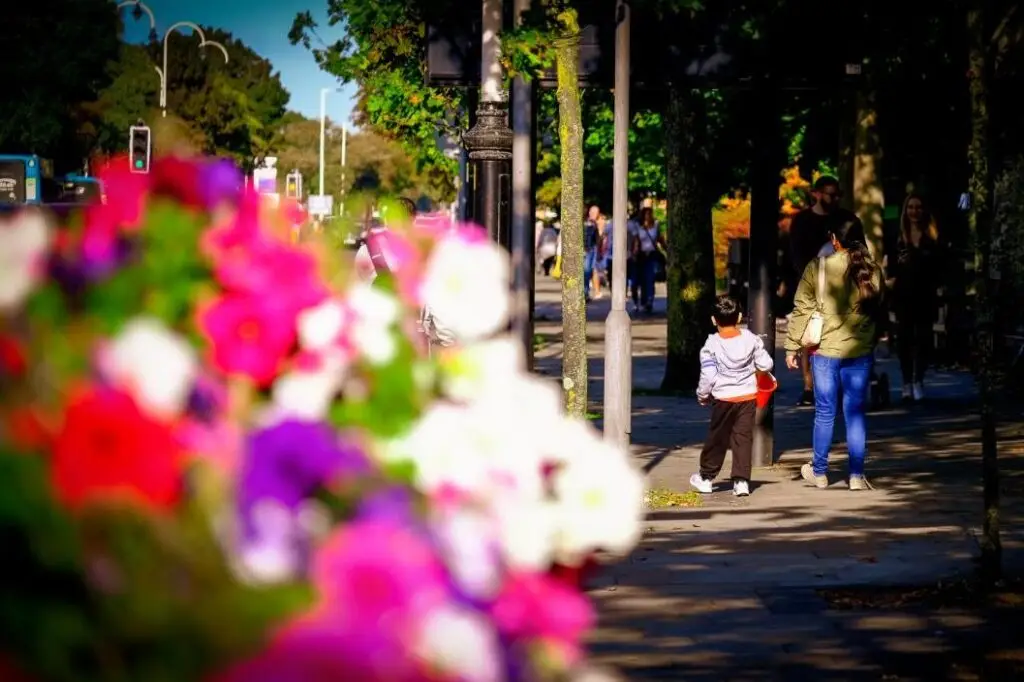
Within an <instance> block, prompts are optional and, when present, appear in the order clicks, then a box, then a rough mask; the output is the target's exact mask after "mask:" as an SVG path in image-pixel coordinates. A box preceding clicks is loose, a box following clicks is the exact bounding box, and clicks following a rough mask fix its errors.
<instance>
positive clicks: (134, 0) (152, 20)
mask: <svg viewBox="0 0 1024 682" xmlns="http://www.w3.org/2000/svg"><path fill="white" fill-rule="evenodd" d="M125 7H133V8H134V9H133V10H132V14H134V16H135V18H136V19H141V18H142V15H143V14H145V15H146V16H148V17H149V36H150V38H151V39H154V40H155V39H156V17H155V16H154V15H153V10H151V9H150V8H149V6H148V5H147V4H146V3H144V2H142V0H124V1H123V2H121V3H118V5H117V11H118V12H120V11H121V10H123V9H124V8H125Z"/></svg>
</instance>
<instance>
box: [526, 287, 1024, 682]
mask: <svg viewBox="0 0 1024 682" xmlns="http://www.w3.org/2000/svg"><path fill="white" fill-rule="evenodd" d="M558 301H559V292H558V283H557V281H554V280H547V279H544V278H541V279H540V280H538V293H537V304H538V305H537V311H538V323H537V333H538V335H539V336H540V337H541V338H542V339H543V340H544V341H545V342H544V343H543V344H542V345H541V347H540V349H539V350H538V353H537V365H538V369H539V370H541V371H544V372H545V373H550V374H552V375H554V376H558V374H559V372H560V352H561V348H560V344H559V342H558V336H559V333H560V326H559V324H560V323H559V313H560V306H559V303H558ZM660 303H661V305H662V306H663V305H664V302H663V301H660ZM607 310H608V303H607V300H604V301H601V300H599V301H597V302H595V303H594V304H592V305H591V306H590V308H589V310H588V317H589V318H590V324H589V327H588V339H590V342H591V348H590V355H591V363H590V364H591V378H592V380H591V384H590V398H591V402H592V404H595V403H599V401H600V399H601V397H602V385H601V376H602V373H603V367H602V365H603V361H602V359H601V353H602V351H603V333H602V332H603V328H602V323H603V320H604V318H605V316H606V315H607ZM658 310H659V309H658V308H656V311H655V315H654V316H652V317H650V318H645V319H638V320H635V321H634V327H633V330H634V365H633V367H634V397H633V438H632V440H633V444H634V449H633V454H634V457H635V458H636V460H637V465H638V466H641V467H643V468H644V469H645V470H646V471H647V472H648V477H649V481H650V485H651V486H652V487H659V488H670V489H674V490H678V491H685V490H686V489H687V488H688V484H687V479H688V478H689V476H690V474H691V473H692V472H693V471H695V470H696V466H697V458H698V455H699V450H700V445H701V443H702V441H703V438H704V432H705V429H706V424H707V411H706V410H704V409H702V408H700V407H699V406H697V405H696V402H695V401H694V400H693V399H691V398H688V397H674V396H664V395H659V394H658V392H657V391H656V389H657V388H658V386H659V384H660V381H661V372H662V370H663V364H664V348H665V328H664V317H663V314H662V315H661V316H659V314H658ZM660 310H663V307H662V308H660ZM543 318H547V319H543ZM781 337H782V335H781V334H780V341H781ZM781 361H782V353H781V352H778V353H777V354H776V362H777V365H779V367H780V369H779V371H777V372H776V375H777V376H778V377H779V378H780V382H781V386H780V391H779V393H778V397H777V401H776V402H777V405H778V407H777V408H776V417H775V424H776V427H775V428H776V430H775V437H776V446H777V450H778V452H779V453H780V455H781V457H780V459H779V462H778V464H776V465H775V466H773V467H770V468H765V469H759V470H756V471H755V474H754V480H753V486H752V488H753V494H752V495H751V496H750V497H748V498H734V497H733V496H732V495H731V493H730V491H729V490H728V488H729V486H728V484H727V483H725V482H724V481H723V482H720V484H719V487H718V489H717V491H716V492H715V493H714V494H712V495H710V496H705V497H704V498H703V504H702V505H701V506H700V507H697V508H684V509H671V510H656V511H653V512H652V513H651V515H650V517H649V520H648V523H647V526H648V528H647V533H646V536H645V539H644V542H643V543H642V544H641V546H640V547H639V548H638V549H637V550H636V551H634V552H633V554H632V555H631V556H630V557H627V558H625V559H623V560H622V561H620V562H618V563H616V564H614V565H611V566H610V567H608V569H607V570H606V571H605V572H604V573H603V574H602V575H601V576H600V577H599V578H598V579H597V580H596V581H595V584H594V585H593V590H592V596H593V597H594V598H595V600H596V602H597V604H598V607H599V610H600V615H601V627H600V629H599V630H598V632H597V633H596V634H595V636H594V639H593V651H594V657H595V659H596V660H597V662H599V663H604V664H609V665H613V666H615V667H617V668H618V669H620V670H621V671H622V672H623V674H624V675H625V676H626V677H627V678H628V679H659V680H683V679H685V680H691V679H716V680H723V679H724V680H746V679H785V680H797V679H815V680H820V679H946V677H935V676H934V674H933V673H934V670H935V669H936V666H939V667H942V665H944V664H942V661H943V660H944V659H943V658H942V655H940V654H944V652H946V653H948V652H949V651H952V650H962V649H964V648H965V647H967V648H970V647H971V646H972V644H971V642H972V641H975V640H976V639H977V638H979V637H982V636H989V637H991V636H995V635H994V634H993V633H995V634H998V633H999V632H1003V633H1005V632H1007V631H1015V630H1016V628H1017V627H1019V626H1021V625H1024V619H1018V620H1017V621H1015V622H1014V624H1013V626H1012V627H1011V626H1008V625H1007V623H1005V622H1003V621H999V622H998V623H997V622H996V621H992V620H990V621H988V622H987V623H986V622H983V621H980V620H979V618H978V616H977V614H971V613H966V612H955V611H943V612H941V613H926V614H922V613H917V612H912V611H908V612H893V611H886V612H875V613H856V612H834V611H829V610H828V609H827V608H826V605H825V604H824V602H823V601H822V600H821V598H820V597H819V595H818V593H817V591H816V590H818V589H820V588H826V587H829V586H850V585H878V586H891V585H911V584H924V583H929V582H935V581H937V580H940V579H945V578H950V577H953V576H957V575H964V574H968V573H969V572H971V570H972V569H973V566H974V559H975V557H976V556H977V554H978V544H977V540H976V538H977V536H978V533H979V530H980V524H981V521H982V511H981V486H980V482H981V469H980V464H979V458H980V447H979V444H978V437H979V429H978V424H977V417H976V414H975V411H974V410H973V409H972V402H973V400H974V389H973V382H972V379H971V377H970V376H969V375H966V374H963V373H955V372H951V373H943V372H938V373H935V374H934V375H933V376H932V377H931V380H930V382H929V384H928V388H929V390H930V392H931V395H932V396H933V398H932V400H931V401H930V402H929V403H927V404H923V405H914V406H901V405H898V397H899V396H898V395H894V396H893V399H894V407H892V408H889V409H887V410H883V411H879V412H876V413H873V414H871V415H870V417H869V426H868V429H869V438H870V443H869V455H868V457H869V459H868V477H869V479H870V480H871V482H872V484H873V485H874V486H875V489H874V490H871V491H866V492H860V493H853V492H851V491H849V490H848V489H847V487H846V482H845V475H846V474H845V459H846V457H845V445H844V444H843V437H844V436H843V429H842V425H841V424H838V425H837V429H836V446H835V450H834V453H833V467H832V485H831V486H830V487H829V488H828V489H827V490H816V489H814V488H812V487H809V486H808V485H806V484H805V483H804V482H803V481H801V480H799V472H798V469H799V466H800V465H801V464H802V463H803V462H806V461H807V460H808V458H809V456H810V450H809V443H810V432H811V424H812V421H813V409H810V408H796V407H793V405H794V403H795V401H796V398H797V397H798V394H799V391H800V389H801V386H800V381H799V377H798V375H796V373H791V372H787V371H785V370H784V369H782V368H781ZM878 368H879V371H881V372H886V373H888V374H889V376H890V381H891V383H892V385H893V387H894V390H897V389H896V387H897V386H898V385H899V384H900V381H899V370H898V367H897V366H895V362H894V361H893V360H884V361H881V362H880V363H879V366H878ZM595 409H596V411H598V412H600V408H599V405H597V406H595ZM1010 416H1012V417H1014V419H1013V421H1010V420H1009V419H1004V420H1003V423H1002V424H1001V426H1000V437H1001V440H1000V458H1001V461H1002V463H1003V466H1002V468H1003V474H1004V477H1003V505H1004V515H1003V528H1004V535H1003V538H1004V546H1005V549H1006V554H1007V563H1008V564H1017V563H1020V562H1019V560H1020V559H1021V558H1022V554H1024V550H1022V548H1024V534H1022V532H1021V530H1020V523H1019V521H1020V519H1021V518H1022V516H1024V514H1022V511H1024V509H1022V505H1021V501H1020V499H1021V491H1022V489H1024V485H1022V483H1024V464H1022V460H1024V458H1022V457H1021V455H1024V428H1022V426H1024V425H1022V423H1021V420H1020V415H1019V414H1016V415H1013V414H1011V415H1010ZM728 467H729V462H728V460H727V462H726V468H725V470H724V474H725V475H728ZM946 667H948V666H946ZM943 669H945V668H943ZM883 676H885V677H883ZM948 679H978V678H972V677H969V676H968V677H959V678H955V677H948Z"/></svg>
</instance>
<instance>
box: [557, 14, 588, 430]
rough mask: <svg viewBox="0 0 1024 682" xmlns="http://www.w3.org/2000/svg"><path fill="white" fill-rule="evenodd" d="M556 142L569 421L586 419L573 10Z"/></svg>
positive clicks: (568, 18)
mask: <svg viewBox="0 0 1024 682" xmlns="http://www.w3.org/2000/svg"><path fill="white" fill-rule="evenodd" d="M558 23H559V28H560V29H561V31H562V36H563V37H562V38H561V39H560V40H559V42H558V45H557V47H556V53H555V59H556V67H557V71H558V137H559V140H560V141H561V144H562V215H561V220H562V277H561V279H562V391H563V393H564V397H565V409H566V412H567V413H568V414H569V415H570V416H577V417H585V416H586V413H587V308H586V304H585V302H584V300H583V118H582V113H581V111H580V87H579V78H578V75H577V64H578V59H579V32H580V30H579V24H578V22H577V18H576V10H574V9H566V10H564V11H562V12H561V13H559V15H558Z"/></svg>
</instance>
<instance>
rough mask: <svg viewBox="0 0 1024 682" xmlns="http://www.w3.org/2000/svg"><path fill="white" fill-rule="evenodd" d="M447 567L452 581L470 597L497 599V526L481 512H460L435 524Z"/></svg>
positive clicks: (447, 515)
mask: <svg viewBox="0 0 1024 682" xmlns="http://www.w3.org/2000/svg"><path fill="white" fill-rule="evenodd" d="M435 525H436V528H437V537H438V539H439V540H440V543H441V550H442V554H443V555H444V558H445V563H446V564H447V566H448V569H449V570H450V571H451V573H452V578H453V579H454V580H455V582H456V583H457V584H458V585H459V587H460V588H461V589H462V590H463V591H464V592H465V593H466V594H469V595H472V596H474V597H478V598H481V599H488V598H491V597H494V596H495V595H496V594H497V592H498V589H499V588H500V587H501V578H502V576H501V571H500V567H499V565H498V558H499V557H498V551H497V546H496V544H495V541H494V534H495V524H494V522H493V521H492V520H491V519H490V518H489V517H488V516H487V515H485V514H483V513H481V512H479V511H471V510H468V509H459V510H457V511H455V512H449V513H444V514H443V516H442V518H440V519H439V520H438V521H437V522H436V524H435Z"/></svg>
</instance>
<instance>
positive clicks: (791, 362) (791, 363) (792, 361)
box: [786, 353, 800, 369]
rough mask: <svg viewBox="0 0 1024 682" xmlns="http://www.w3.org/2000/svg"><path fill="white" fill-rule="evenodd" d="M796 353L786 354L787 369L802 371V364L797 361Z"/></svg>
mask: <svg viewBox="0 0 1024 682" xmlns="http://www.w3.org/2000/svg"><path fill="white" fill-rule="evenodd" d="M796 356H797V354H796V353H786V367H788V368H790V369H800V363H799V362H798V361H797V357H796Z"/></svg>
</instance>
